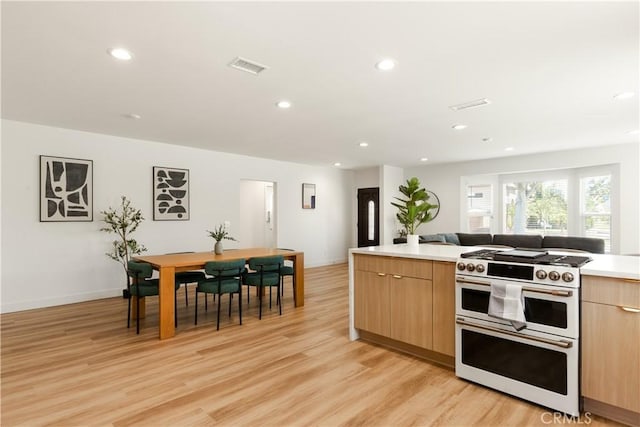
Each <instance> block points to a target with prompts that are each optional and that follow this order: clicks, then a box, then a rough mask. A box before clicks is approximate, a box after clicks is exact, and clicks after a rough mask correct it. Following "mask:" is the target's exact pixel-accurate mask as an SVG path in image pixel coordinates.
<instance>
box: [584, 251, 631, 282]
mask: <svg viewBox="0 0 640 427" xmlns="http://www.w3.org/2000/svg"><path fill="white" fill-rule="evenodd" d="M589 256H590V257H591V258H593V261H591V262H589V263H587V264H585V265H584V267H582V268H581V269H580V274H581V275H583V276H605V277H618V278H621V279H635V280H640V256H622V255H606V254H605V255H601V254H591V255H589Z"/></svg>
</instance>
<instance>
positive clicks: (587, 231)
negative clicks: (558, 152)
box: [460, 165, 619, 253]
mask: <svg viewBox="0 0 640 427" xmlns="http://www.w3.org/2000/svg"><path fill="white" fill-rule="evenodd" d="M618 173H619V169H618V166H617V165H602V166H594V167H585V168H574V169H557V170H546V171H537V172H527V173H513V174H499V175H498V174H494V175H474V176H465V177H463V179H462V187H461V191H463V192H464V193H465V194H463V197H464V198H465V199H466V201H464V200H461V203H466V210H465V209H463V210H462V212H461V221H462V222H461V224H460V226H461V228H462V230H464V231H468V232H470V233H505V234H540V235H543V236H581V237H595V238H600V239H604V242H605V252H608V253H609V252H612V251H613V252H615V251H617V250H618V247H617V243H616V233H617V231H616V228H615V224H613V222H614V221H615V219H614V218H616V211H617V209H618V206H619V203H618V202H617V201H616V200H617V199H618V197H617V193H616V188H615V185H614V184H615V182H616V181H615V179H616V176H617V174H618ZM494 188H497V189H498V191H496V192H495V193H494V192H493V190H492V189H494ZM463 206H464V205H463ZM494 213H495V214H496V215H495V218H496V219H495V220H494V219H493V218H494Z"/></svg>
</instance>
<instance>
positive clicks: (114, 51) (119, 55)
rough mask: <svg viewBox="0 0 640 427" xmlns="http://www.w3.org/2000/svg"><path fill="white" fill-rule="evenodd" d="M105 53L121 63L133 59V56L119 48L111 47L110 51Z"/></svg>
mask: <svg viewBox="0 0 640 427" xmlns="http://www.w3.org/2000/svg"><path fill="white" fill-rule="evenodd" d="M107 53H108V54H109V55H111V56H113V57H114V58H116V59H119V60H121V61H128V60H130V59H131V58H133V55H131V52H129V51H128V50H127V49H123V48H121V47H113V48H111V49H107Z"/></svg>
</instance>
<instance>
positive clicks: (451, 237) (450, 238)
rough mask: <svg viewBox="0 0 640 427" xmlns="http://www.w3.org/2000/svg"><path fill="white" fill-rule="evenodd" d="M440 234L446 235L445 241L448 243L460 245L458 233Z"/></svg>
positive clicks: (440, 234) (441, 234)
mask: <svg viewBox="0 0 640 427" xmlns="http://www.w3.org/2000/svg"><path fill="white" fill-rule="evenodd" d="M438 235H439V236H442V237H444V241H445V242H447V243H453V244H454V245H460V239H458V235H457V234H456V233H438Z"/></svg>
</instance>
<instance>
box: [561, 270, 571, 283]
mask: <svg viewBox="0 0 640 427" xmlns="http://www.w3.org/2000/svg"><path fill="white" fill-rule="evenodd" d="M562 280H564V281H565V282H573V273H569V272H568V271H567V272H566V273H562Z"/></svg>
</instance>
